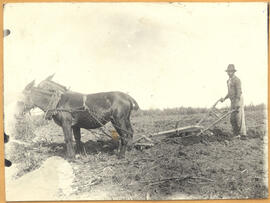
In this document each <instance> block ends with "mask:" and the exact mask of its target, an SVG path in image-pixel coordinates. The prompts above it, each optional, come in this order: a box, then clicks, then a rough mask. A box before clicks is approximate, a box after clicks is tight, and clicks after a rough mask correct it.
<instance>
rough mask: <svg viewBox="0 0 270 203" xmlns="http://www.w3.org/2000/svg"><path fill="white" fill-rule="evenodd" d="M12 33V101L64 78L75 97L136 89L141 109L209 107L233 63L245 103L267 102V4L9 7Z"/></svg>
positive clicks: (7, 73) (7, 71)
mask: <svg viewBox="0 0 270 203" xmlns="http://www.w3.org/2000/svg"><path fill="white" fill-rule="evenodd" d="M4 28H5V29H10V30H11V34H10V35H9V36H8V37H5V38H4V80H5V83H4V88H5V99H6V101H10V100H12V98H13V96H12V95H14V94H15V93H17V92H20V91H21V90H22V89H23V88H24V86H25V85H26V84H27V83H29V82H31V81H32V80H33V79H36V81H37V83H38V82H40V81H41V80H43V79H44V78H46V77H47V76H48V75H50V74H52V73H55V77H54V81H56V82H59V83H60V84H62V85H65V86H67V87H71V90H73V91H78V92H82V93H95V92H102V91H123V92H126V93H129V94H130V95H131V96H132V97H134V98H135V99H136V100H137V102H138V103H139V106H140V107H141V108H142V109H149V108H160V109H163V108H172V107H181V106H185V107H188V106H191V107H210V106H211V105H212V104H213V103H214V102H215V101H216V100H217V99H219V98H220V97H222V96H225V95H226V93H227V86H226V80H227V78H228V76H227V74H226V72H225V69H226V68H227V65H228V64H229V63H233V64H235V67H236V69H237V70H238V71H237V73H236V75H237V76H239V78H240V79H241V81H242V89H243V94H244V101H245V103H246V104H250V103H253V104H259V103H265V104H266V103H267V75H268V72H267V4H266V3H16V4H15V3H14V4H11V3H10V4H7V5H6V6H5V9H4ZM229 104H230V103H229V101H227V102H226V103H225V104H223V105H225V106H226V105H229Z"/></svg>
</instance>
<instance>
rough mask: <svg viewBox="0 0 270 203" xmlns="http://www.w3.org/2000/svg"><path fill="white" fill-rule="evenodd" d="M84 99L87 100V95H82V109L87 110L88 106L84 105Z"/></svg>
mask: <svg viewBox="0 0 270 203" xmlns="http://www.w3.org/2000/svg"><path fill="white" fill-rule="evenodd" d="M86 100H87V95H85V94H84V95H83V107H84V109H86V110H89V107H88V106H87V105H86V103H85V102H86Z"/></svg>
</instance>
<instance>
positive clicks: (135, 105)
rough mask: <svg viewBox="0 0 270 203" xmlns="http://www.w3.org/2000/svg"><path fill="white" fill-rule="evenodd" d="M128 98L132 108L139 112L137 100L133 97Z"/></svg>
mask: <svg viewBox="0 0 270 203" xmlns="http://www.w3.org/2000/svg"><path fill="white" fill-rule="evenodd" d="M127 96H128V100H129V101H130V103H131V106H132V110H135V111H137V110H138V109H139V108H140V107H139V105H138V103H137V102H136V100H135V99H133V98H132V97H131V96H129V95H127Z"/></svg>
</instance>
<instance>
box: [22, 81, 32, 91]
mask: <svg viewBox="0 0 270 203" xmlns="http://www.w3.org/2000/svg"><path fill="white" fill-rule="evenodd" d="M34 85H35V80H33V81H32V82H30V83H29V84H28V85H26V86H25V88H24V89H25V90H30V89H31V88H32V87H33V86H34Z"/></svg>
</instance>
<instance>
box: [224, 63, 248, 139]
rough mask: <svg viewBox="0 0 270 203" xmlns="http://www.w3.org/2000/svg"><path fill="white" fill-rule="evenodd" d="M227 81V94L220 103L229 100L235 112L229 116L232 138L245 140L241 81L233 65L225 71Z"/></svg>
mask: <svg viewBox="0 0 270 203" xmlns="http://www.w3.org/2000/svg"><path fill="white" fill-rule="evenodd" d="M226 72H227V74H228V76H229V79H228V80H227V86H228V94H227V95H226V96H225V97H224V98H221V99H220V101H221V102H224V101H225V100H226V99H228V98H229V99H230V100H231V109H232V110H236V111H234V112H233V113H232V114H231V119H230V121H231V125H232V129H233V134H234V136H240V137H241V139H243V140H245V139H246V135H247V131H246V124H245V112H244V103H243V95H242V89H241V81H240V79H239V78H238V77H236V76H235V72H236V69H235V67H234V65H233V64H229V65H228V67H227V70H226Z"/></svg>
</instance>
